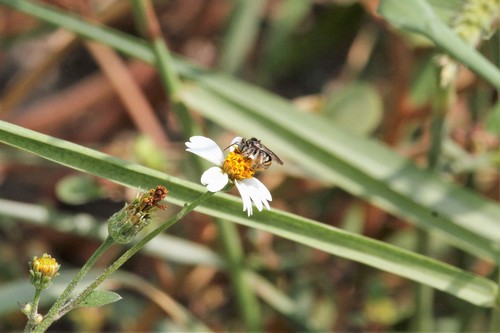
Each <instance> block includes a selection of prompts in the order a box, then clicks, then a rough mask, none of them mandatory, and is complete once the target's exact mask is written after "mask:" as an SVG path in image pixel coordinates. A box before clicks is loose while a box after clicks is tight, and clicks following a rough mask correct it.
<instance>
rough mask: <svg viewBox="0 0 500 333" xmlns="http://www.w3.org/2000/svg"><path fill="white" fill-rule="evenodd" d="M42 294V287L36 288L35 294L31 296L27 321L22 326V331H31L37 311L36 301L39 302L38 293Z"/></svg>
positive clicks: (26, 332) (25, 332)
mask: <svg viewBox="0 0 500 333" xmlns="http://www.w3.org/2000/svg"><path fill="white" fill-rule="evenodd" d="M41 294H42V289H40V288H36V289H35V295H34V296H33V302H32V303H31V306H32V308H31V312H30V313H29V314H28V322H27V323H26V326H25V327H24V333H28V332H31V331H32V330H33V327H34V326H35V316H36V315H37V313H38V303H39V302H40V295H41Z"/></svg>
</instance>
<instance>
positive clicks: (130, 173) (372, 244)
mask: <svg viewBox="0 0 500 333" xmlns="http://www.w3.org/2000/svg"><path fill="white" fill-rule="evenodd" d="M0 141H2V142H4V143H7V144H10V145H13V146H15V147H18V148H21V149H24V150H28V151H31V152H33V153H35V154H37V155H40V156H42V157H44V158H47V159H49V160H52V161H54V162H57V163H60V164H63V165H67V166H70V167H72V168H75V169H78V170H82V171H85V172H89V173H92V174H95V175H97V176H100V177H105V178H107V179H109V180H111V181H114V182H117V183H121V184H124V185H128V186H134V187H140V188H149V187H154V186H156V185H159V184H162V185H165V186H166V187H167V188H168V189H169V191H170V193H169V195H168V196H167V198H166V199H167V200H168V201H170V202H173V203H176V204H178V205H183V204H184V203H186V202H191V201H193V200H194V199H196V198H197V197H199V196H200V195H201V194H203V193H204V192H205V189H204V187H202V186H200V185H197V184H194V183H191V182H187V181H185V180H181V179H179V178H176V177H172V176H168V175H165V174H164V173H161V172H159V171H156V170H152V169H149V168H146V167H143V166H140V165H136V164H133V163H129V162H126V161H123V160H119V159H117V158H114V157H112V156H109V155H106V154H103V153H100V152H98V151H95V150H92V149H89V148H85V147H82V146H79V145H76V144H73V143H70V142H67V141H64V140H60V139H56V138H53V137H49V136H46V135H43V134H40V133H36V132H34V131H31V130H27V129H24V128H21V127H18V126H15V125H12V124H8V123H5V122H0ZM197 210H198V211H200V212H203V213H206V214H209V215H212V216H215V217H219V218H223V219H227V220H230V221H234V222H237V223H240V224H242V225H246V226H248V227H251V228H256V229H261V230H265V231H268V232H271V233H273V234H276V235H278V236H280V237H284V238H287V239H290V240H292V241H295V242H298V243H301V244H304V245H307V246H310V247H313V248H316V249H319V250H322V251H325V252H327V253H330V254H333V255H336V256H341V257H344V258H347V259H351V260H354V261H357V262H361V263H364V264H366V265H369V266H372V267H376V268H379V269H382V270H385V271H388V272H392V273H394V274H398V275H400V276H403V277H406V278H408V279H411V280H414V281H418V282H420V283H424V284H427V285H429V286H432V287H434V288H436V289H438V290H443V291H445V292H448V293H450V294H452V295H455V296H456V297H459V298H462V299H464V300H467V301H469V302H471V303H473V304H477V305H481V306H487V307H491V306H493V304H494V299H495V294H496V291H497V286H496V284H495V283H493V282H492V281H490V280H488V279H485V278H483V277H480V276H476V275H474V274H471V273H469V272H466V271H464V270H461V269H459V268H456V267H453V266H451V265H447V264H444V263H441V262H439V261H437V260H434V259H431V258H428V257H425V256H422V255H419V254H415V253H412V252H410V251H406V250H402V249H399V248H397V247H395V246H392V245H389V244H386V243H384V242H380V241H376V240H373V239H370V238H367V237H363V236H360V235H356V234H352V233H349V232H346V231H343V230H340V229H337V228H334V227H331V226H328V225H325V224H322V223H318V222H315V221H312V220H310V219H306V218H303V217H300V216H297V215H293V214H290V213H286V212H283V211H279V210H275V209H272V210H271V211H263V212H260V213H256V214H255V215H253V216H252V217H251V218H248V217H247V216H246V215H245V214H243V212H242V206H241V201H240V200H239V198H237V197H234V196H230V195H228V194H220V193H219V194H216V195H214V196H212V197H211V198H210V199H209V200H207V201H206V202H205V203H204V204H203V205H201V206H200V207H199V209H197Z"/></svg>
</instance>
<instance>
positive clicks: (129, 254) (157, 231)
mask: <svg viewBox="0 0 500 333" xmlns="http://www.w3.org/2000/svg"><path fill="white" fill-rule="evenodd" d="M212 194H213V193H212V192H206V193H204V194H202V195H201V196H200V197H199V198H197V199H196V200H194V201H193V202H191V203H190V204H186V205H184V207H183V208H182V210H181V211H179V212H178V213H177V214H176V215H174V216H172V217H171V218H169V219H168V220H167V221H166V222H165V223H163V224H161V225H160V226H159V227H157V228H156V229H155V230H153V231H152V232H150V233H149V234H147V235H146V236H145V237H144V238H142V239H141V240H140V241H139V242H137V243H136V244H135V245H134V246H132V247H131V248H130V249H128V250H127V251H126V252H125V253H123V254H122V255H121V256H120V257H119V258H118V259H117V260H115V262H113V264H111V265H110V266H109V267H108V268H106V269H105V270H104V271H103V272H102V273H101V274H100V275H99V276H98V277H97V278H96V279H95V280H94V282H92V283H91V284H90V285H89V286H88V287H87V288H85V290H84V291H82V292H81V293H80V294H79V295H78V296H77V297H75V298H74V299H72V300H70V301H69V302H68V303H66V304H64V305H63V306H62V307H60V309H58V313H57V316H52V317H50V318H46V319H44V320H43V321H42V323H41V324H40V325H38V326H36V327H35V330H34V332H44V331H45V330H46V329H47V328H48V327H49V326H50V325H51V324H52V323H53V322H54V321H55V320H57V319H59V318H60V317H62V316H63V315H65V314H66V313H68V312H69V311H71V310H73V309H75V308H76V307H78V306H79V305H80V303H81V302H82V301H83V300H85V298H86V297H87V296H89V294H90V293H91V292H92V291H93V290H95V289H96V288H97V287H98V286H99V285H100V284H101V283H103V282H104V281H105V280H106V279H107V278H108V277H109V276H110V275H111V274H113V273H114V272H115V271H116V270H118V269H119V268H120V267H121V266H122V265H123V264H124V263H125V262H126V261H127V260H129V259H130V258H131V257H132V256H133V255H134V254H136V253H137V252H138V251H139V250H140V249H142V248H143V247H144V246H145V245H146V244H147V243H148V242H150V241H151V240H152V239H153V238H155V237H156V236H158V235H159V234H160V233H162V232H163V231H164V230H166V229H167V228H169V227H170V226H172V225H173V224H175V223H176V222H178V221H179V220H181V219H182V218H183V217H184V216H186V215H187V214H188V213H189V212H191V211H192V210H194V209H195V208H196V207H197V206H198V205H200V204H201V203H202V202H203V201H205V200H206V199H207V198H209V197H210V196H211V195H212ZM109 238H111V237H108V239H109ZM111 239H112V238H111Z"/></svg>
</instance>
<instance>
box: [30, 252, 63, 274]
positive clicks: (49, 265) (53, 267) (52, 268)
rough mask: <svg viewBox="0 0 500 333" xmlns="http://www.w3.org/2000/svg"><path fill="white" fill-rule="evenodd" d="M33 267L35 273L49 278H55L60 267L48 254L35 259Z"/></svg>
mask: <svg viewBox="0 0 500 333" xmlns="http://www.w3.org/2000/svg"><path fill="white" fill-rule="evenodd" d="M32 265H33V270H34V271H35V272H40V273H42V275H44V276H48V277H54V276H55V275H56V273H57V271H58V270H59V267H60V265H59V264H58V263H57V261H56V260H55V259H54V258H52V257H51V256H50V255H48V254H44V255H43V256H42V257H41V258H38V257H35V258H34V259H33V262H32Z"/></svg>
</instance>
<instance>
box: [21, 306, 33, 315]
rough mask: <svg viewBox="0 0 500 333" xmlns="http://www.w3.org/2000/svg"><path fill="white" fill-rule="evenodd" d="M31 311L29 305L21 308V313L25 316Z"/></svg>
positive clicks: (31, 308)
mask: <svg viewBox="0 0 500 333" xmlns="http://www.w3.org/2000/svg"><path fill="white" fill-rule="evenodd" d="M32 310H33V305H32V304H31V303H26V304H23V305H22V306H21V312H22V313H24V314H25V315H29V314H30V313H31V311H32Z"/></svg>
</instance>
